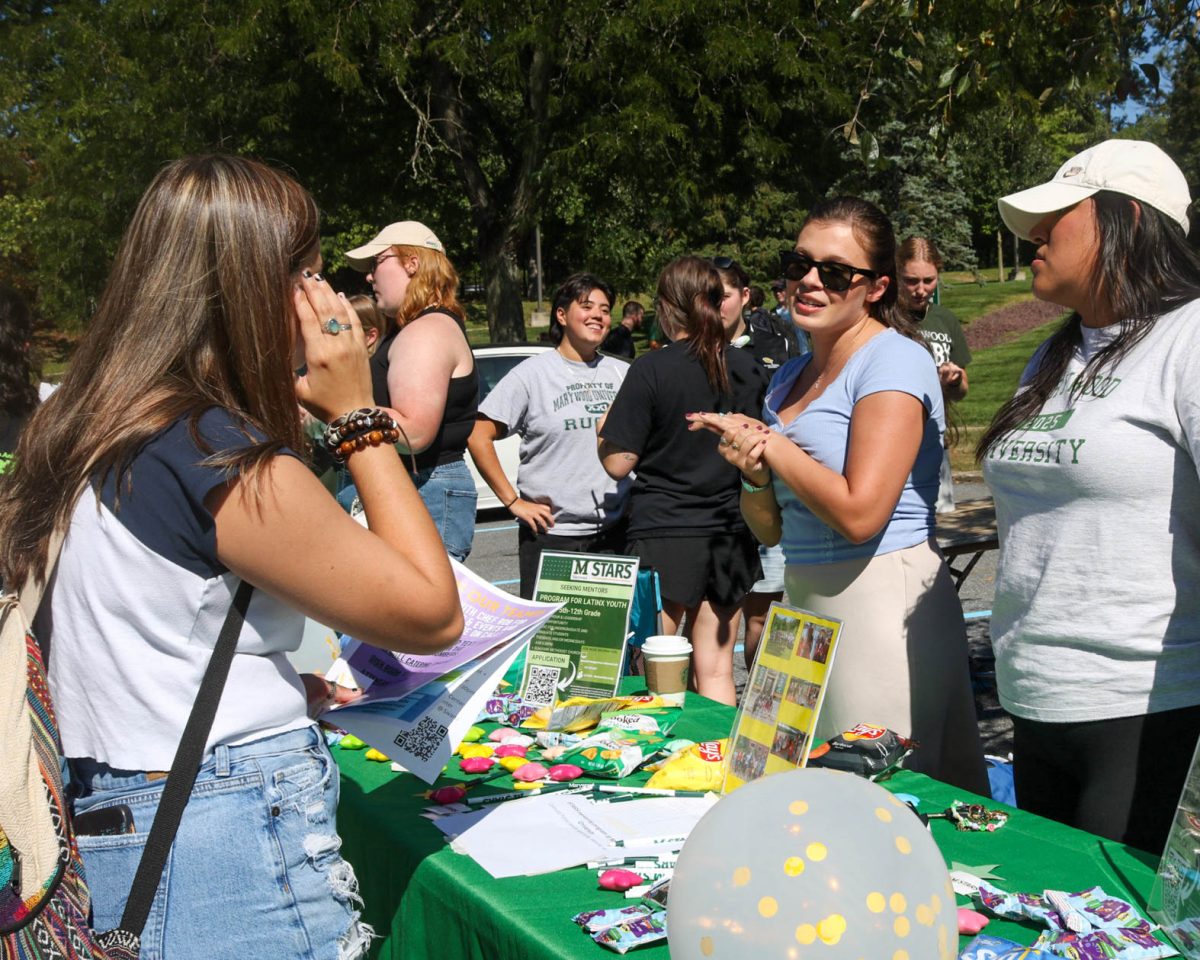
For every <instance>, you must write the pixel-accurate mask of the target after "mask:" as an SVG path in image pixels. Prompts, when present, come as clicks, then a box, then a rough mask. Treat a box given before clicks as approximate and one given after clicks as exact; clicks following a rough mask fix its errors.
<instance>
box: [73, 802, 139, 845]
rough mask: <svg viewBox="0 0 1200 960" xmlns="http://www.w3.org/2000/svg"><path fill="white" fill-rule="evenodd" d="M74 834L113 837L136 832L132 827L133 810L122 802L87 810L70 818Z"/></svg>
mask: <svg viewBox="0 0 1200 960" xmlns="http://www.w3.org/2000/svg"><path fill="white" fill-rule="evenodd" d="M71 825H72V826H73V827H74V828H75V835H76V836H80V837H113V836H118V835H119V834H122V833H134V832H136V831H135V830H134V827H133V811H132V810H130V809H129V807H128V806H126V805H125V804H123V803H119V804H117V805H116V806H114V807H101V808H100V809H99V810H88V811H86V812H85V813H81V814H79V815H78V816H76V817H73V818H72V819H71Z"/></svg>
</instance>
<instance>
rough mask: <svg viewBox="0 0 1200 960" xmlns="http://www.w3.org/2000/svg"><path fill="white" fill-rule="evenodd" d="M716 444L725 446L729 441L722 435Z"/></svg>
mask: <svg viewBox="0 0 1200 960" xmlns="http://www.w3.org/2000/svg"><path fill="white" fill-rule="evenodd" d="M717 446H719V447H727V446H729V441H728V440H726V439H725V438H724V437H722V438H721V439H720V440H718V441H717Z"/></svg>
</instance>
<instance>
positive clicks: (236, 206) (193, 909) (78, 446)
mask: <svg viewBox="0 0 1200 960" xmlns="http://www.w3.org/2000/svg"><path fill="white" fill-rule="evenodd" d="M320 269H321V255H320V245H319V236H318V214H317V207H316V204H315V203H314V202H313V199H312V197H311V196H310V195H309V194H308V192H307V191H305V190H304V189H303V188H302V187H301V186H300V185H299V184H297V183H296V182H295V181H294V180H292V179H291V178H289V177H287V176H286V175H285V174H282V173H280V172H278V171H276V170H273V169H272V168H270V167H267V166H265V165H264V164H261V163H257V162H255V161H253V160H249V159H247V158H244V157H230V156H205V157H185V158H183V159H181V160H177V161H175V162H174V163H172V164H170V165H168V166H167V167H165V168H164V169H163V170H162V171H161V172H160V173H159V174H158V176H157V177H155V179H154V181H153V182H152V183H151V184H150V186H149V188H148V189H147V191H146V193H145V194H144V195H143V197H142V199H141V201H140V202H139V204H138V206H137V209H136V210H135V211H134V214H133V218H132V220H131V222H130V225H129V227H128V229H127V230H126V232H125V236H124V238H123V239H122V241H121V244H120V246H119V247H118V249H117V254H116V259H115V261H114V263H113V266H112V271H111V273H110V275H109V279H108V283H107V286H106V287H105V289H104V292H103V294H102V295H101V297H100V300H99V303H98V305H97V308H96V312H95V314H94V316H93V317H92V318H91V320H90V321H89V323H88V326H87V330H86V332H85V334H84V336H83V338H82V340H81V341H80V343H79V346H78V349H77V350H76V352H75V355H74V357H73V358H72V361H71V366H70V369H69V370H68V372H67V374H66V377H65V378H64V380H63V383H62V386H61V387H60V388H59V390H58V391H57V392H56V393H55V394H54V395H53V396H52V397H50V399H48V400H47V401H46V402H45V403H44V404H42V406H41V407H39V408H38V410H37V411H36V412H35V413H34V414H33V416H32V417H31V418H30V421H29V426H28V429H27V430H26V431H25V433H24V434H23V435H22V438H21V442H20V444H19V445H18V448H17V458H16V460H15V461H14V463H13V465H12V467H11V469H10V471H9V473H8V475H7V476H6V478H5V482H4V484H3V485H0V573H2V574H3V577H4V581H5V582H6V583H8V584H23V583H25V582H26V578H27V577H29V576H34V577H43V576H45V574H46V569H47V564H48V557H47V551H48V541H49V539H50V536H51V534H52V532H53V531H54V530H56V529H64V528H65V529H66V530H67V533H66V539H65V541H64V543H63V546H62V550H61V553H60V555H59V558H58V563H57V566H56V567H55V570H54V576H53V578H52V579H51V580H50V581H49V583H48V585H47V588H46V593H45V596H44V598H43V600H42V605H41V609H40V611H39V613H38V616H37V619H36V623H35V629H36V632H37V636H38V638H39V639H40V640H41V641H42V643H43V644H45V645H46V646H47V648H48V649H50V650H52V651H53V656H52V658H51V660H50V669H49V674H48V676H49V685H50V692H51V695H52V697H53V702H54V710H55V714H56V716H57V719H58V724H59V730H60V733H61V736H62V740H61V742H62V752H63V755H64V756H65V757H66V759H67V764H68V766H69V772H70V777H69V780H70V786H71V791H72V805H73V809H74V814H75V816H76V818H79V817H80V815H81V814H84V813H87V812H88V811H90V810H100V809H105V808H112V807H115V806H125V807H127V808H128V813H129V816H130V817H131V818H132V822H133V826H134V832H132V833H127V834H120V835H114V836H102V835H76V837H75V840H76V841H77V843H78V845H79V852H80V854H81V855H82V858H83V862H84V866H85V868H86V871H87V880H88V887H89V888H90V890H91V896H92V911H93V916H92V918H91V919H92V922H93V925H94V927H95V929H97V930H109V929H112V928H114V927H117V926H118V924H119V923H120V920H121V913H122V910H123V908H124V905H125V901H126V899H127V897H128V895H129V891H130V887H131V884H132V882H133V876H134V872H135V869H136V867H137V865H138V862H139V859H140V855H141V852H142V850H143V849H144V847H145V844H146V837H147V833H148V829H149V827H150V824H151V821H153V820H154V818H155V815H156V812H157V810H158V805H159V801H160V799H161V797H162V793H163V786H164V783H165V782H166V781H165V778H164V775H163V771H166V770H169V769H170V767H171V764H172V759H173V757H174V755H175V751H176V749H177V748H178V746H179V743H180V740H181V737H182V735H183V729H184V725H185V723H186V721H187V718H188V716H189V713H190V711H191V709H192V706H193V703H194V701H195V698H196V695H197V693H198V690H199V687H200V680H201V677H202V676H203V674H204V672H205V668H206V667H207V665H208V662H209V660H210V658H211V654H212V649H213V644H214V642H215V640H216V635H217V633H218V632H219V630H220V627H221V623H222V621H223V620H224V618H225V616H226V614H227V612H228V610H229V608H230V605H231V603H232V599H233V596H234V594H235V592H237V591H238V588H239V585H240V583H241V582H242V581H244V582H246V583H249V584H252V585H253V587H254V590H253V593H252V594H251V598H250V604H249V609H248V611H247V614H246V618H245V623H244V625H243V626H242V630H241V633H240V638H239V640H238V641H237V647H236V652H235V655H234V657H233V662H232V665H231V667H230V669H229V675H228V679H227V681H226V683H225V689H224V693H223V696H222V697H221V703H220V708H219V710H218V711H217V714H216V719H215V721H214V724H213V727H212V731H211V733H210V735H209V739H208V743H207V745H206V747H205V751H204V759H203V762H202V765H201V767H200V770H199V774H198V777H197V779H196V783H195V787H194V789H193V791H192V794H191V799H190V801H189V802H188V804H187V807H186V809H185V810H184V812H183V817H182V821H181V823H180V825H179V831H178V834H177V836H176V837H175V840H174V844H173V846H172V848H171V855H170V865H169V867H168V869H167V870H165V871H164V873H163V877H162V880H161V883H160V885H159V889H158V893H157V895H156V897H155V900H154V905H153V907H152V910H151V913H150V916H149V918H148V921H147V923H146V927H145V931H144V933H143V936H142V942H141V957H142V958H143V960H163V958H164V957H165V958H169V960H200V958H204V960H208V958H211V957H289V958H306V960H328V958H331V957H338V958H341V960H351V958H356V957H362V956H365V955H366V953H367V950H368V947H369V944H370V940H371V936H372V934H371V930H370V927H368V926H367V925H365V924H364V923H363V922H362V921H361V919H360V915H359V912H358V909H357V906H356V902H357V883H356V881H355V878H354V873H353V870H352V869H351V867H350V865H349V864H347V863H346V862H345V861H344V860H343V859H342V857H341V855H340V854H339V852H338V850H339V847H340V845H341V840H340V838H339V837H338V835H337V829H336V815H337V803H338V791H339V787H338V773H337V767H336V766H335V765H334V762H333V758H332V757H331V756H330V754H329V750H328V748H327V747H326V745H325V738H324V736H323V734H322V732H321V731H320V729H319V728H318V727H317V726H316V724H315V723H314V721H313V720H312V719H311V717H312V716H315V715H316V714H317V712H319V710H320V709H321V708H322V707H324V706H326V705H328V704H329V703H330V702H331V697H332V696H334V695H336V689H335V688H334V687H333V686H332V685H331V684H329V683H328V682H326V681H325V680H323V679H321V678H319V677H315V676H312V675H307V676H306V678H304V679H302V678H301V677H299V676H297V674H296V672H295V670H293V669H292V667H291V666H290V664H289V663H288V659H287V656H286V654H287V652H289V651H292V650H295V649H297V648H298V647H299V646H300V642H301V639H302V635H303V629H304V618H305V616H310V617H312V618H314V619H316V620H318V621H320V622H321V623H325V624H328V625H329V626H330V627H333V628H335V629H338V630H342V631H345V632H347V633H350V634H352V635H353V636H355V637H359V638H361V639H363V640H364V641H366V642H368V643H372V644H375V645H376V646H379V647H381V648H385V649H389V650H395V651H400V652H408V653H419V654H430V653H435V652H438V651H440V650H444V649H446V648H447V647H449V646H450V645H451V644H453V643H454V642H455V641H456V640H457V639H458V637H459V636H460V634H461V632H462V626H463V620H462V608H461V605H460V603H459V599H458V590H457V587H456V585H455V582H454V576H453V573H452V572H451V569H450V563H449V561H448V560H447V558H446V554H445V551H444V550H443V549H442V546H441V543H440V541H439V538H438V534H437V530H436V528H435V527H434V525H433V523H432V521H431V520H430V519H429V516H428V515H427V513H426V511H425V510H424V508H423V507H422V505H421V500H420V497H419V496H418V495H417V492H416V490H415V489H414V488H413V485H412V483H411V482H410V481H409V479H408V477H407V476H406V474H405V471H404V468H403V466H402V465H401V463H400V459H399V457H398V456H397V455H396V451H395V450H394V449H393V447H392V444H391V443H390V442H384V441H381V442H378V443H375V442H373V441H372V440H371V439H369V438H368V437H367V433H365V432H363V431H361V430H352V431H351V432H350V433H348V434H347V437H356V436H363V437H364V438H365V440H366V442H365V443H364V445H363V446H362V448H360V449H358V448H355V447H354V445H353V444H351V450H350V451H348V452H347V453H346V456H347V458H348V462H349V464H350V472H351V474H352V475H353V477H354V479H355V482H356V483H357V484H358V487H359V489H360V490H361V491H362V494H363V498H364V500H365V502H366V506H367V512H368V514H369V515H370V517H371V529H370V530H367V529H365V528H364V527H362V526H360V525H359V524H357V523H355V522H354V521H353V520H352V519H351V518H350V517H348V516H347V515H346V514H345V512H344V511H342V510H341V509H340V508H339V507H338V505H337V504H336V503H335V502H334V500H333V498H332V497H330V496H329V494H328V493H327V492H326V491H325V489H324V488H322V486H321V485H320V483H319V482H318V481H317V479H316V478H315V477H314V476H313V475H312V473H311V471H310V470H309V468H308V467H307V466H306V465H305V464H304V463H303V462H302V461H301V460H300V455H301V454H302V451H303V434H302V432H301V426H300V418H299V417H298V416H296V402H297V401H299V402H300V403H302V404H304V406H305V407H306V408H307V409H308V410H309V411H310V412H311V413H312V415H313V416H315V417H317V418H318V419H320V420H323V421H327V422H331V423H336V422H337V421H338V420H339V419H340V418H341V417H342V415H343V414H345V413H348V412H350V411H353V410H356V409H358V408H363V407H368V408H369V407H371V381H370V375H369V372H368V369H367V351H366V343H365V339H364V337H363V333H362V328H361V326H360V324H359V322H358V319H357V317H356V315H355V313H354V311H353V310H352V309H351V308H350V306H349V305H348V304H347V302H346V300H345V299H344V298H343V297H341V296H339V295H337V294H336V293H335V292H334V291H333V290H331V289H330V287H329V284H328V283H326V282H325V281H324V280H323V279H322V278H321V276H320V273H319V271H320ZM180 291H187V292H188V295H187V296H181V295H180ZM297 371H303V372H300V373H298V372H297ZM347 425H349V424H347ZM366 429H367V430H378V431H380V432H381V433H386V434H387V435H388V436H398V434H399V430H398V429H397V428H396V427H395V426H394V421H393V420H392V419H391V417H390V416H389V415H388V414H387V413H386V412H385V411H382V410H374V411H373V412H372V414H371V416H370V426H369V427H368V428H366ZM385 439H386V438H385ZM339 699H341V698H340V697H339ZM282 878H286V882H283V879H282Z"/></svg>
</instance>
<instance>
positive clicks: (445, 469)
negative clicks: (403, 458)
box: [410, 460, 478, 563]
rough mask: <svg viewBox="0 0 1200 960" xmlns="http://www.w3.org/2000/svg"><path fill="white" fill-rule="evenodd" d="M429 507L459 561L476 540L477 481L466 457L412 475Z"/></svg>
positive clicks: (448, 547) (446, 543)
mask: <svg viewBox="0 0 1200 960" xmlns="http://www.w3.org/2000/svg"><path fill="white" fill-rule="evenodd" d="M410 476H411V477H412V481H413V483H414V484H415V485H416V488H417V492H418V493H419V494H420V495H421V499H422V500H424V501H425V509H426V510H428V511H429V515H430V516H431V517H433V522H434V525H435V526H436V527H437V529H438V533H439V534H440V535H441V537H442V543H443V544H444V545H445V547H446V552H447V553H448V554H450V556H452V557H453V558H454V559H455V560H457V561H458V562H459V563H462V562H464V561H465V560H466V559H467V555H468V554H469V553H470V552H471V541H472V540H474V539H475V501H476V500H477V499H478V497H477V495H476V493H475V481H473V480H472V479H471V471H470V470H469V469H467V464H466V461H465V460H454V461H452V462H450V463H443V464H441V465H439V466H436V467H428V468H426V469H425V470H421V471H419V472H417V473H414V474H410Z"/></svg>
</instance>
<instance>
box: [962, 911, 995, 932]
mask: <svg viewBox="0 0 1200 960" xmlns="http://www.w3.org/2000/svg"><path fill="white" fill-rule="evenodd" d="M987 925H988V918H987V917H985V916H984V915H983V914H982V913H978V912H976V911H975V910H968V909H967V908H966V907H959V908H958V932H959V933H969V934H976V933H978V932H979V931H980V930H982V929H983V928H984V927H986V926H987Z"/></svg>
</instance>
